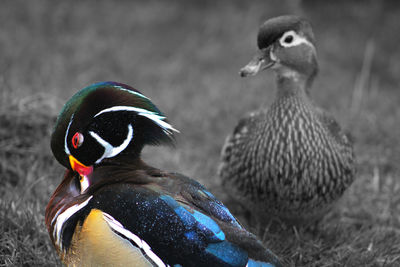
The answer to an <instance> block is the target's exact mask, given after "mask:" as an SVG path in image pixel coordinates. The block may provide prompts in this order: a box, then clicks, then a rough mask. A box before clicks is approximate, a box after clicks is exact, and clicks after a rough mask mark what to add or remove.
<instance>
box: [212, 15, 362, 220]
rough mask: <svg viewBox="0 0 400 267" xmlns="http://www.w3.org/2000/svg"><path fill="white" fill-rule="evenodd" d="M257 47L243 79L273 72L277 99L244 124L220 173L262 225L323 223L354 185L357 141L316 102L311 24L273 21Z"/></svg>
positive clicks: (294, 20)
mask: <svg viewBox="0 0 400 267" xmlns="http://www.w3.org/2000/svg"><path fill="white" fill-rule="evenodd" d="M257 43H258V48H259V51H258V53H257V55H256V56H255V57H254V58H253V59H252V60H251V61H250V63H249V64H247V65H246V66H245V67H244V68H242V69H241V70H240V75H241V76H243V77H246V76H251V75H255V74H257V73H258V72H260V71H262V70H265V69H269V68H271V69H273V70H274V71H275V73H276V76H277V97H276V99H275V101H274V102H273V104H272V106H271V107H269V108H262V109H260V110H258V111H256V112H253V113H251V114H250V115H248V116H246V117H244V118H242V119H241V120H240V121H239V123H238V125H237V126H236V128H235V129H234V132H233V134H232V135H230V136H228V138H227V140H226V142H225V145H224V148H223V150H222V162H221V165H220V168H219V175H220V177H221V180H222V183H223V185H224V186H225V188H226V189H227V191H229V192H230V194H231V195H232V196H233V197H234V198H236V199H237V200H238V201H240V202H241V203H245V204H246V205H247V208H248V209H251V210H252V211H254V214H257V215H258V216H256V217H258V221H260V220H261V221H268V220H269V219H271V218H278V217H279V218H281V219H282V220H283V221H286V222H288V223H290V224H303V223H307V222H310V221H314V222H315V221H317V220H318V219H320V218H321V217H322V216H323V215H324V214H325V213H326V212H327V211H328V210H329V209H330V207H331V206H332V204H333V202H334V201H335V200H336V199H338V198H339V197H340V196H341V195H342V194H343V192H344V191H345V189H346V188H348V187H349V186H350V184H351V183H352V182H353V179H354V176H355V166H354V165H355V164H354V155H353V147H352V142H351V140H350V139H349V137H348V136H346V134H344V132H343V131H342V130H341V128H340V126H339V124H338V123H337V122H336V121H335V119H334V118H333V117H332V116H331V115H330V114H328V113H327V112H326V111H324V110H322V109H321V108H319V107H317V106H316V105H315V104H314V103H313V101H312V100H311V98H310V93H309V91H310V88H311V84H312V82H313V80H314V77H315V76H316V74H317V71H318V66H317V54H316V49H315V43H314V35H313V32H312V29H311V26H310V24H309V23H308V22H307V21H306V20H305V19H303V18H300V17H297V16H289V15H287V16H280V17H275V18H272V19H269V20H267V21H266V22H265V23H264V24H263V25H262V26H261V28H260V30H259V33H258V39H257Z"/></svg>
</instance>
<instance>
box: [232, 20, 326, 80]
mask: <svg viewBox="0 0 400 267" xmlns="http://www.w3.org/2000/svg"><path fill="white" fill-rule="evenodd" d="M257 44H258V48H259V50H258V53H257V54H256V55H255V56H254V58H253V59H252V60H251V61H250V62H249V63H248V64H247V65H246V66H245V67H243V68H242V69H241V70H240V72H239V73H240V75H241V76H242V77H246V76H251V75H256V74H257V73H258V72H260V71H262V70H265V69H268V68H272V69H274V70H275V71H276V72H277V73H278V75H281V76H290V75H301V76H305V77H312V76H314V75H315V74H316V73H317V70H318V65H317V57H316V49H315V46H314V34H313V32H312V29H311V26H310V24H309V23H308V22H307V21H306V20H305V19H303V18H300V17H297V16H292V15H286V16H280V17H275V18H272V19H269V20H267V21H266V22H264V24H263V25H261V27H260V30H259V32H258V37H257Z"/></svg>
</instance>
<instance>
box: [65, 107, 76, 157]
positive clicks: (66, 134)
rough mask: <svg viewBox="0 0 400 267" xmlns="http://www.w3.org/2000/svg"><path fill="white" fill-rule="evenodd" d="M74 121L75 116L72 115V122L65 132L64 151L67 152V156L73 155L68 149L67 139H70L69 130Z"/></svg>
mask: <svg viewBox="0 0 400 267" xmlns="http://www.w3.org/2000/svg"><path fill="white" fill-rule="evenodd" d="M73 119H74V114H72V116H71V120H70V121H69V123H68V127H67V131H66V132H65V137H64V151H65V153H66V154H67V155H71V153H70V151H69V148H68V140H67V137H68V132H69V128H70V127H71V124H72V120H73Z"/></svg>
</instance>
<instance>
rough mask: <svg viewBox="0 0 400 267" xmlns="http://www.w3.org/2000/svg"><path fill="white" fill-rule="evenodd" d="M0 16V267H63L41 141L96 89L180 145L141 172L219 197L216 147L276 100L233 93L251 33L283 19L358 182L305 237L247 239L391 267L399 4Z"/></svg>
mask: <svg viewBox="0 0 400 267" xmlns="http://www.w3.org/2000/svg"><path fill="white" fill-rule="evenodd" d="M0 7H1V8H0V25H2V33H1V34H0V54H1V56H2V60H1V63H0V104H1V106H0V195H1V197H0V233H1V235H0V266H54V265H60V263H59V261H58V259H57V256H56V255H55V252H54V250H53V248H52V245H51V244H50V240H49V238H48V235H47V231H46V229H45V226H44V223H43V218H44V209H45V206H46V204H47V201H48V199H49V197H50V195H51V193H52V192H53V191H54V189H55V187H56V186H57V184H58V183H59V182H60V180H61V177H62V172H63V170H62V168H61V167H60V166H59V165H58V164H57V163H56V162H55V160H54V159H53V157H52V155H51V152H50V150H49V134H50V132H51V127H52V125H53V123H54V119H55V116H56V114H57V113H58V111H59V110H60V109H61V107H62V104H63V103H64V102H65V101H66V100H67V99H68V98H69V97H70V96H71V95H72V94H73V93H74V92H76V91H77V90H78V89H80V88H83V87H85V86H87V85H89V84H91V83H93V82H97V81H104V80H115V81H120V82H124V83H127V84H130V85H132V86H134V87H136V88H137V89H139V90H141V91H142V92H143V93H144V94H146V95H147V96H149V97H150V98H151V99H152V100H153V101H154V102H155V103H156V104H157V105H158V107H159V108H160V109H161V110H162V111H164V112H165V113H166V114H167V115H168V117H169V119H170V121H171V122H172V123H173V125H174V126H175V127H176V128H178V129H179V130H180V131H181V134H180V136H179V138H178V146H177V149H176V150H172V149H169V148H161V147H156V148H148V149H146V151H145V158H146V160H147V161H148V162H149V163H151V164H152V165H155V166H158V167H160V168H165V169H167V170H175V171H179V172H181V173H184V174H186V175H188V176H190V177H193V178H196V179H197V180H199V181H200V182H202V183H203V184H205V185H206V186H207V187H208V188H210V189H211V190H212V191H214V192H216V194H218V192H219V191H220V190H221V189H220V188H219V187H218V179H217V177H216V170H217V166H218V161H219V153H220V150H221V147H222V145H223V142H224V139H225V137H226V135H228V134H229V133H230V132H231V131H232V129H233V127H234V126H235V124H236V122H237V120H238V118H239V117H241V116H243V115H244V114H245V113H246V112H248V111H251V110H254V109H257V108H258V107H260V106H263V105H268V104H270V103H271V102H272V101H273V96H274V93H275V92H274V90H273V89H272V88H273V86H274V80H273V76H272V75H271V74H267V73H265V75H259V76H257V77H254V78H251V79H241V78H240V77H238V75H237V73H238V70H239V69H240V67H242V66H243V65H244V64H245V63H247V61H248V60H249V59H250V58H251V56H252V54H253V52H254V51H255V49H256V47H255V38H256V33H257V26H258V25H259V24H260V23H261V22H262V21H263V20H265V19H266V18H269V17H272V16H275V15H279V14H282V13H288V12H290V9H292V12H291V13H293V12H295V13H302V14H303V15H304V16H306V17H307V18H309V20H310V21H311V22H312V24H313V26H314V31H315V35H316V39H317V49H318V55H319V63H320V69H321V71H320V73H319V76H318V78H317V80H316V82H315V85H314V88H313V91H312V94H313V97H314V99H315V101H316V102H317V103H318V104H319V105H320V106H322V107H324V108H326V109H328V110H329V111H330V112H332V113H333V114H334V115H335V116H336V118H337V119H338V120H339V121H340V123H341V124H342V125H344V126H346V128H347V129H348V130H349V131H350V132H351V133H352V134H353V136H354V138H355V140H356V153H357V158H358V174H357V180H356V182H355V183H354V184H353V186H352V187H351V188H350V189H349V190H348V191H347V193H346V194H345V196H344V197H343V198H342V199H341V201H340V203H338V205H337V208H336V209H335V210H334V211H332V213H331V214H329V215H328V216H326V218H324V220H323V221H322V222H321V223H320V224H319V225H318V226H317V227H316V228H315V229H313V230H312V231H310V230H306V229H302V228H294V229H292V228H287V229H283V230H282V231H279V232H278V231H276V232H275V231H271V230H270V229H268V228H266V226H255V227H254V228H252V230H253V231H254V232H257V233H258V234H259V235H260V238H262V239H263V240H264V242H265V244H266V245H267V246H268V247H270V248H271V249H272V250H273V251H275V252H276V253H277V254H278V255H279V256H280V257H281V258H283V259H284V260H285V262H287V264H288V265H289V266H398V265H400V249H399V247H398V244H399V243H400V221H399V215H398V214H399V209H400V197H399V196H398V195H399V194H398V192H399V190H400V180H399V179H400V175H399V174H400V169H399V162H400V148H399V143H400V127H399V125H398V121H399V118H400V108H399V106H398V103H399V101H400V94H399V92H398V85H399V84H400V78H399V76H398V73H399V71H400V63H399V62H400V61H399V59H400V52H399V51H398V48H397V44H398V43H399V41H400V40H399V39H400V37H398V34H397V29H398V26H399V23H398V14H399V12H400V6H399V5H398V4H397V3H395V1H388V0H386V1H383V0H382V1H363V2H362V3H361V2H360V1H334V2H332V3H327V1H324V3H320V1H311V0H308V1H306V0H304V1H302V2H301V6H296V5H291V4H287V5H283V4H282V3H281V1H278V0H269V1H261V0H259V1H252V2H251V3H248V2H243V1H218V2H216V3H215V1H202V2H201V3H200V2H198V1H194V0H193V1H169V2H168V3H167V2H158V1H118V2H116V1H115V2H114V1H113V2H112V1H105V0H103V1H95V2H94V1H75V2H70V1H69V2H60V1H58V2H56V1H51V0H38V1H29V2H27V1H21V0H17V1H10V0H5V1H2V2H1V4H0ZM293 9H294V10H293ZM382 14H383V15H382ZM370 42H373V49H372V50H373V51H372V52H371V48H368V43H370ZM270 88H271V89H270ZM244 220H245V219H244Z"/></svg>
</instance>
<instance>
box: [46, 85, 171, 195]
mask: <svg viewBox="0 0 400 267" xmlns="http://www.w3.org/2000/svg"><path fill="white" fill-rule="evenodd" d="M174 132H177V130H176V129H174V128H173V127H172V126H171V125H170V124H169V123H168V122H167V121H166V118H165V116H164V115H163V114H162V113H161V111H160V110H159V109H158V108H157V107H156V106H155V105H154V104H153V103H152V102H151V101H150V99H149V98H147V97H146V96H144V95H143V94H142V93H140V92H139V91H137V90H135V89H134V88H132V87H130V86H128V85H125V84H122V83H116V82H102V83H97V84H93V85H91V86H89V87H86V88H84V89H82V90H81V91H79V92H78V93H76V94H75V95H74V96H73V97H72V98H71V99H70V100H69V101H68V102H67V103H66V104H65V106H64V108H63V110H62V111H61V113H60V115H59V117H58V119H57V121H56V125H55V127H54V131H53V133H52V136H51V149H52V151H53V154H54V156H55V158H56V159H57V160H58V161H59V162H60V163H61V164H62V165H64V166H65V167H66V168H67V169H69V170H71V171H73V172H77V173H78V174H79V175H80V177H81V190H82V191H84V190H85V189H86V188H87V187H88V186H89V184H88V181H89V180H88V179H87V177H88V176H89V175H90V174H91V173H92V172H93V170H94V169H95V168H96V167H97V166H99V165H101V164H103V163H104V162H108V163H110V162H113V161H115V160H116V159H118V157H119V156H121V155H127V154H129V155H130V156H131V157H138V156H139V155H140V152H141V150H142V148H143V146H144V145H146V144H150V145H152V144H161V143H166V144H172V143H173V140H174V135H173V134H174Z"/></svg>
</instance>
